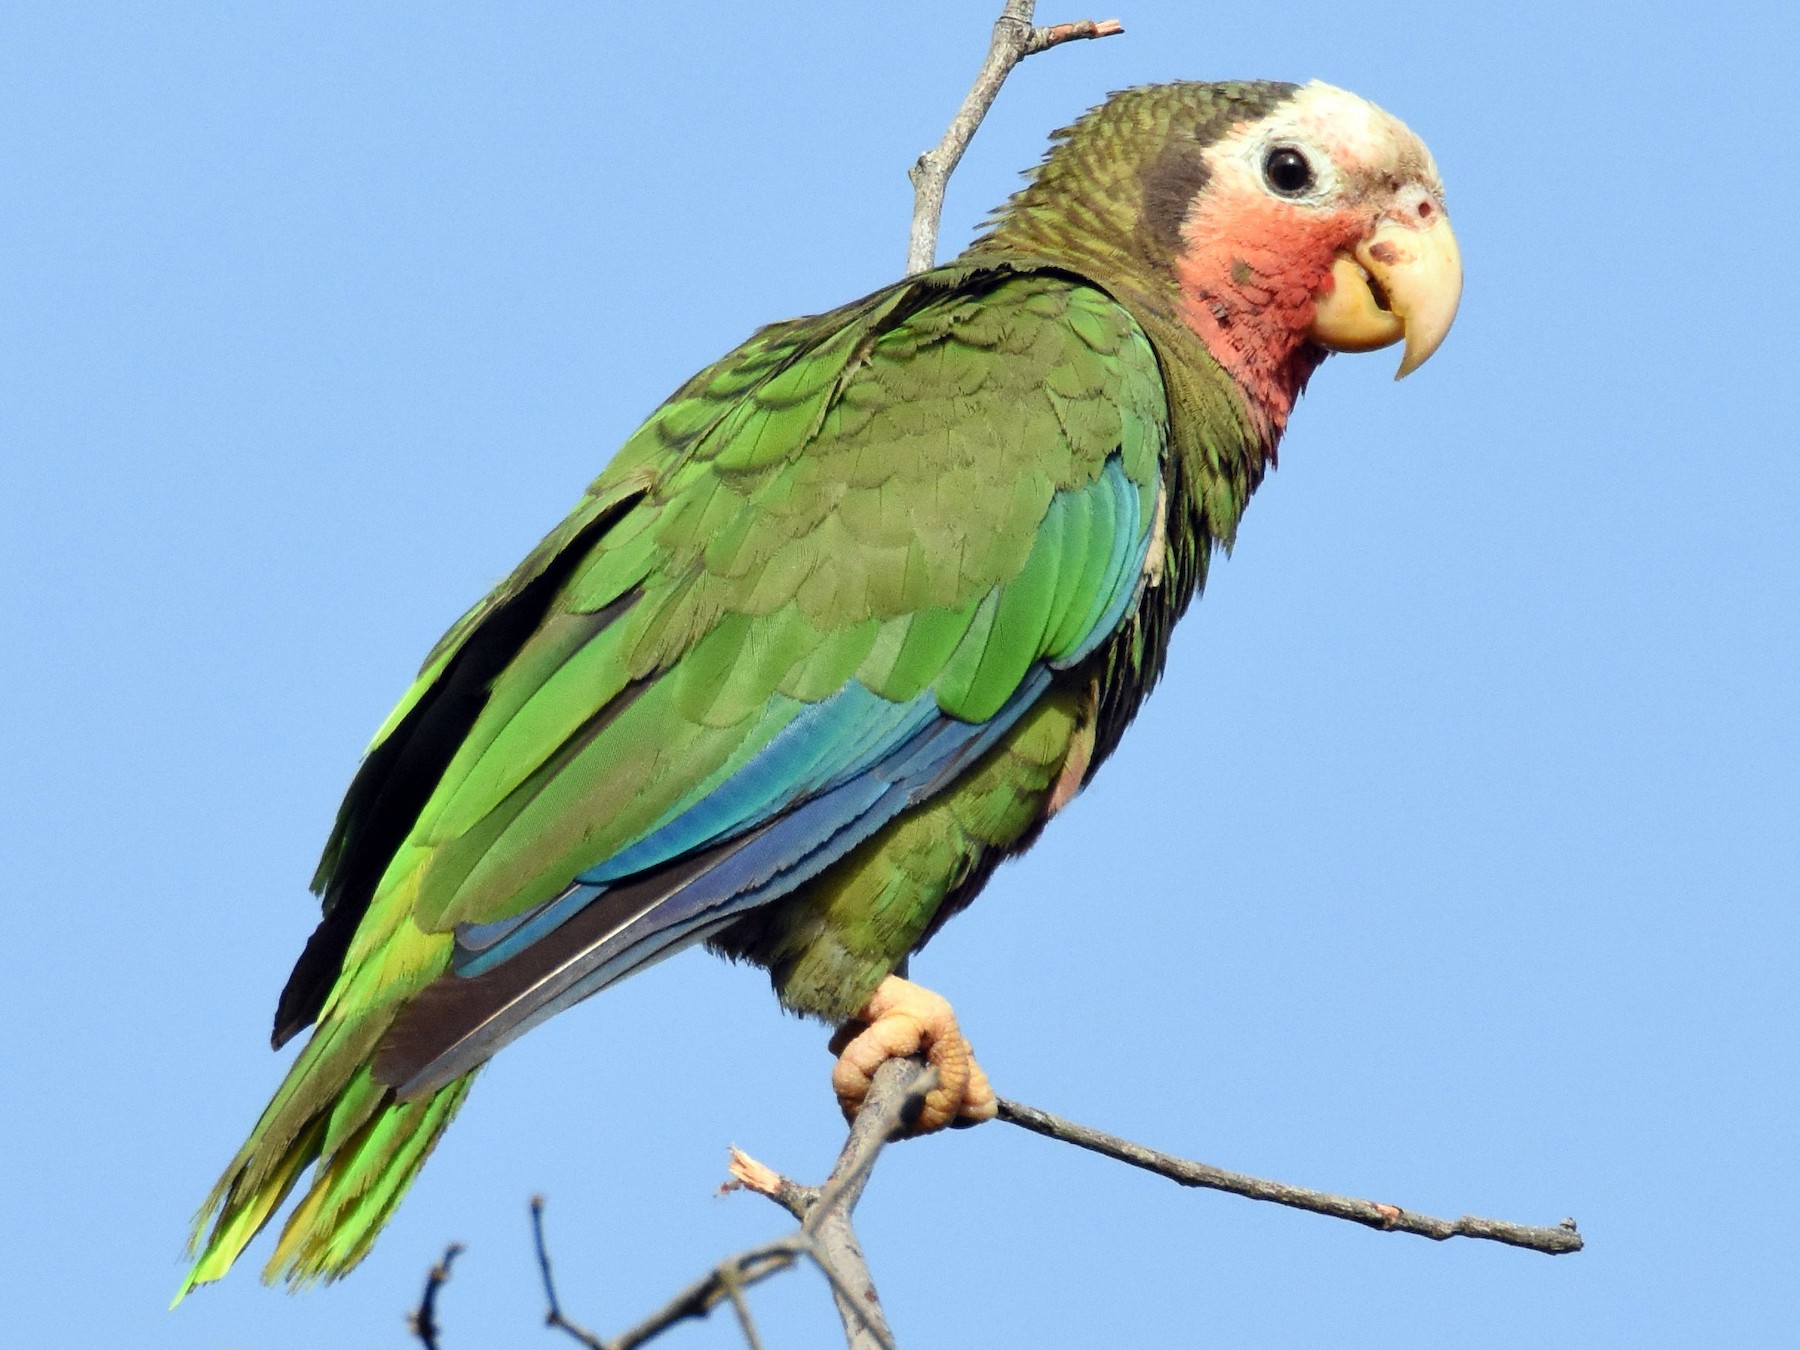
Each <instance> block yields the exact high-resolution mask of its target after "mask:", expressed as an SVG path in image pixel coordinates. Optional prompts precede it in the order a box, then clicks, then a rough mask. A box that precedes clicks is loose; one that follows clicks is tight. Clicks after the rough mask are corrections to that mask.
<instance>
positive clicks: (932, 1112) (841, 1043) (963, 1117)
mask: <svg viewBox="0 0 1800 1350" xmlns="http://www.w3.org/2000/svg"><path fill="white" fill-rule="evenodd" d="M831 1049H832V1051H833V1053H835V1054H836V1055H837V1057H838V1062H837V1067H836V1068H834V1069H833V1070H832V1071H831V1086H832V1088H833V1089H834V1090H835V1091H836V1092H837V1099H838V1105H839V1106H841V1107H842V1108H843V1110H844V1117H845V1119H847V1120H854V1119H856V1113H857V1111H859V1110H860V1109H861V1108H862V1104H863V1100H864V1098H866V1097H867V1096H868V1095H869V1086H870V1084H871V1083H872V1082H873V1080H874V1078H875V1071H876V1070H877V1069H879V1068H880V1067H881V1066H882V1065H883V1064H884V1063H886V1062H887V1061H888V1060H890V1059H906V1058H909V1057H910V1056H913V1055H924V1056H925V1059H926V1062H927V1063H929V1064H931V1065H933V1066H934V1067H935V1068H936V1069H937V1071H938V1084H937V1086H936V1087H934V1088H933V1089H932V1090H931V1091H930V1092H929V1093H928V1094H926V1097H925V1102H924V1106H923V1107H922V1109H921V1110H920V1112H919V1118H918V1120H917V1121H916V1122H914V1124H913V1126H912V1129H911V1131H910V1132H911V1133H913V1134H929V1133H931V1132H932V1131H933V1130H941V1129H943V1128H944V1126H946V1125H948V1124H950V1123H951V1122H952V1121H958V1120H960V1121H963V1122H967V1123H969V1124H974V1123H975V1122H976V1121H981V1120H992V1119H993V1118H994V1113H995V1110H996V1109H997V1108H996V1107H995V1104H994V1090H993V1088H991V1087H989V1086H988V1079H987V1075H986V1074H985V1073H983V1072H982V1071H981V1066H980V1065H979V1064H977V1063H976V1062H975V1052H974V1050H973V1049H971V1048H970V1046H969V1042H968V1038H967V1037H965V1036H964V1035H963V1034H962V1031H961V1029H960V1028H959V1027H958V1026H957V1025H956V1014H955V1013H954V1012H952V1011H951V1009H950V1003H949V1000H947V999H945V998H944V997H943V996H942V995H941V994H934V993H932V992H931V990H929V989H925V988H922V987H921V986H919V985H916V984H914V983H912V981H910V980H903V979H901V978H900V977H899V976H898V975H890V976H888V977H887V978H886V979H885V980H883V981H882V982H881V984H880V985H879V986H878V987H877V988H876V990H875V992H874V994H872V995H871V996H870V998H869V1001H868V1002H867V1003H866V1004H864V1005H863V1008H862V1011H861V1012H859V1013H857V1014H856V1016H854V1017H852V1018H851V1019H850V1020H849V1021H848V1022H845V1023H844V1025H843V1026H841V1027H839V1028H838V1031H837V1035H835V1036H833V1037H832V1038H831Z"/></svg>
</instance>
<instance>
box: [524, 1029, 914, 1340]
mask: <svg viewBox="0 0 1800 1350" xmlns="http://www.w3.org/2000/svg"><path fill="white" fill-rule="evenodd" d="M936 1086H937V1071H936V1070H935V1069H927V1068H924V1067H923V1066H921V1065H920V1064H918V1063H917V1062H916V1061H913V1060H895V1061H890V1062H889V1063H887V1064H884V1065H882V1067H881V1068H880V1069H879V1070H877V1071H876V1074H875V1081H874V1084H873V1085H872V1086H871V1088H870V1090H869V1097H868V1100H867V1101H866V1102H865V1103H864V1105H863V1109H862V1111H861V1112H860V1113H859V1114H858V1116H857V1118H856V1123H855V1125H853V1126H852V1127H851V1129H850V1135H849V1138H848V1139H847V1140H846V1142H845V1144H844V1148H843V1151H842V1152H841V1153H840V1154H839V1155H838V1162H837V1166H836V1167H835V1168H833V1169H832V1174H831V1177H830V1179H829V1180H827V1181H826V1183H825V1185H823V1186H819V1187H813V1186H798V1185H795V1184H794V1183H793V1182H790V1181H787V1179H786V1178H784V1177H782V1176H780V1175H779V1174H778V1173H777V1172H775V1171H774V1169H772V1168H768V1167H764V1166H763V1165H762V1164H761V1163H759V1162H757V1161H756V1160H755V1159H754V1158H751V1157H749V1155H747V1154H744V1153H742V1152H739V1151H738V1150H735V1149H734V1150H732V1161H731V1170H732V1175H733V1177H734V1178H735V1183H734V1184H735V1185H737V1186H741V1187H743V1188H744V1189H745V1190H753V1191H756V1192H757V1193H758V1194H760V1195H766V1196H768V1197H769V1198H770V1199H771V1200H774V1201H775V1202H776V1203H777V1204H779V1205H781V1207H782V1208H783V1209H786V1210H787V1211H788V1212H789V1213H790V1214H792V1215H793V1216H794V1217H795V1218H797V1219H799V1220H800V1226H799V1227H798V1228H797V1229H795V1230H794V1231H793V1232H791V1233H789V1234H787V1235H786V1236H784V1237H779V1238H776V1239H775V1240H774V1241H772V1242H765V1243H762V1244H761V1245H760V1246H756V1247H751V1248H749V1249H748V1250H746V1251H741V1252H739V1253H738V1254H737V1255H735V1256H729V1257H726V1258H725V1260H723V1261H721V1262H719V1264H718V1265H716V1266H714V1267H713V1268H712V1270H710V1271H709V1272H707V1274H705V1275H703V1276H701V1277H700V1278H699V1279H697V1280H695V1281H694V1282H693V1283H691V1284H689V1285H688V1286H687V1287H686V1288H684V1289H682V1290H681V1291H680V1292H679V1293H677V1294H676V1295H675V1297H673V1298H672V1299H670V1300H669V1301H668V1302H667V1303H665V1304H663V1306H662V1307H660V1308H658V1309H657V1310H656V1311H655V1312H653V1313H651V1314H650V1316H648V1317H646V1318H645V1319H644V1320H643V1321H641V1322H639V1323H638V1324H637V1325H636V1326H634V1327H632V1328H631V1329H630V1330H628V1331H625V1332H623V1333H621V1334H620V1335H619V1336H617V1337H615V1338H614V1339H612V1340H602V1339H601V1338H600V1337H598V1336H595V1335H594V1334H593V1333H592V1332H590V1331H587V1330H585V1329H583V1328H582V1327H579V1326H577V1325H576V1324H575V1323H573V1322H570V1321H569V1320H568V1319H567V1318H566V1317H565V1316H564V1315H563V1313H562V1309H561V1305H560V1304H559V1303H558V1301H557V1297H556V1285H555V1282H554V1281H553V1280H552V1279H551V1275H550V1254H549V1250H548V1248H547V1247H546V1246H545V1243H544V1225H543V1214H544V1202H543V1200H542V1199H541V1198H538V1199H534V1200H533V1201H532V1203H531V1221H532V1232H533V1234H534V1237H535V1239H536V1242H537V1256H538V1270H539V1272H540V1273H541V1274H542V1276H543V1281H544V1296H545V1298H546V1299H547V1300H548V1301H549V1305H550V1311H549V1312H548V1313H547V1314H546V1315H545V1318H544V1321H545V1323H546V1324H547V1325H549V1326H553V1327H561V1328H562V1329H563V1330H564V1331H566V1332H568V1333H569V1334H570V1335H571V1336H573V1337H574V1338H575V1339H576V1340H578V1341H580V1342H581V1344H582V1345H584V1346H585V1347H587V1350H636V1347H637V1346H640V1345H643V1344H644V1343H645V1342H646V1341H649V1340H651V1339H652V1338H653V1337H656V1336H659V1335H661V1334H662V1333H663V1332H665V1331H667V1330H668V1329H669V1328H670V1327H672V1326H675V1325H676V1324H677V1323H679V1322H685V1321H687V1320H688V1319H690V1318H704V1317H706V1316H708V1315H709V1314H710V1313H711V1312H712V1311H713V1309H714V1308H717V1307H718V1306H719V1305H720V1304H721V1303H726V1302H729V1303H730V1304H731V1305H732V1308H733V1310H734V1311H735V1312H736V1313H737V1317H738V1325H739V1327H740V1328H742V1330H743V1332H744V1338H745V1340H746V1341H747V1342H748V1343H749V1344H750V1346H751V1350H761V1345H762V1342H761V1339H760V1338H759V1337H758V1335H757V1331H756V1324H755V1322H754V1321H753V1320H752V1318H751V1316H750V1306H749V1303H748V1302H747V1301H746V1300H745V1298H744V1291H745V1290H746V1289H748V1288H749V1287H750V1286H751V1285H754V1284H759V1283H761V1282H762V1281H763V1280H766V1279H768V1278H769V1276H771V1275H778V1274H780V1273H781V1272H782V1271H784V1270H786V1269H788V1268H789V1267H790V1266H792V1265H793V1264H794V1263H795V1262H796V1261H798V1260H800V1259H801V1258H802V1257H804V1258H805V1259H807V1260H809V1261H811V1262H812V1263H813V1264H814V1265H816V1266H817V1267H818V1268H819V1272H820V1273H821V1274H822V1275H824V1277H825V1279H826V1282H827V1283H829V1284H830V1285H831V1292H832V1296H833V1297H834V1298H835V1299H836V1300H837V1304H838V1311H839V1315H840V1316H841V1317H842V1318H843V1321H844V1334H845V1336H846V1338H847V1339H848V1341H849V1344H850V1345H851V1347H853V1350H864V1347H878V1350H895V1346H894V1337H893V1333H892V1332H890V1331H889V1330H888V1326H887V1320H886V1319H885V1318H884V1317H883V1316H882V1312H881V1304H880V1301H879V1300H878V1299H877V1298H876V1297H875V1286H874V1282H873V1280H871V1279H870V1277H869V1270H868V1265H867V1263H866V1262H865V1261H864V1260H863V1257H862V1250H861V1248H860V1247H859V1246H858V1245H857V1242H856V1234H855V1231H854V1230H853V1229H852V1228H851V1227H850V1211H851V1210H852V1209H853V1208H854V1207H855V1205H856V1202H857V1199H858V1198H859V1197H860V1196H861V1194H862V1188H863V1186H864V1184H865V1183H866V1182H867V1181H868V1176H869V1169H870V1168H872V1167H873V1166H874V1165H875V1159H876V1158H877V1157H878V1156H879V1155H880V1153H881V1150H882V1148H883V1147H884V1146H885V1145H886V1144H887V1142H888V1140H889V1139H891V1138H892V1137H893V1135H894V1132H895V1131H896V1129H898V1128H899V1127H900V1125H901V1124H902V1122H903V1121H905V1120H906V1118H907V1116H908V1114H909V1113H910V1112H914V1111H916V1110H917V1109H918V1106H919V1104H920V1103H921V1102H923V1101H924V1100H925V1094H926V1093H928V1092H930V1091H931V1089H932V1088H934V1087H936Z"/></svg>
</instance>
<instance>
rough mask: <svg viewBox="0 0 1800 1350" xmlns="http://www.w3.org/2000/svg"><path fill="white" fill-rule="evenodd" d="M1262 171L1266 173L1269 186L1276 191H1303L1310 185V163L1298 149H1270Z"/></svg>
mask: <svg viewBox="0 0 1800 1350" xmlns="http://www.w3.org/2000/svg"><path fill="white" fill-rule="evenodd" d="M1263 172H1264V173H1265V174H1267V175H1268V179H1269V186H1270V187H1272V188H1274V189H1275V190H1276V191H1277V192H1305V191H1306V189H1307V188H1309V187H1311V186H1312V180H1313V173H1312V165H1310V164H1308V163H1307V162H1306V156H1305V155H1303V154H1301V153H1300V152H1299V151H1298V150H1289V149H1285V148H1284V149H1281V150H1272V151H1270V152H1269V162H1268V163H1267V164H1266V165H1265V166H1264V167H1263Z"/></svg>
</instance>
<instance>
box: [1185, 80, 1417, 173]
mask: <svg viewBox="0 0 1800 1350" xmlns="http://www.w3.org/2000/svg"><path fill="white" fill-rule="evenodd" d="M1280 145H1292V146H1295V147H1297V148H1300V149H1302V150H1305V151H1308V152H1310V154H1309V157H1310V158H1311V159H1312V160H1313V162H1314V165H1315V167H1316V169H1317V170H1318V171H1319V182H1318V186H1317V191H1316V193H1313V194H1308V195H1309V196H1310V197H1312V198H1313V199H1314V200H1318V201H1321V202H1323V201H1325V200H1329V199H1334V198H1336V199H1339V200H1341V199H1343V198H1345V197H1358V196H1361V195H1363V194H1364V193H1365V192H1368V191H1370V190H1380V189H1383V188H1387V189H1392V188H1396V187H1399V186H1401V185H1402V184H1406V183H1418V184H1419V185H1421V186H1423V187H1424V188H1425V189H1426V190H1427V191H1429V192H1431V193H1432V194H1433V195H1435V196H1437V197H1438V198H1439V199H1440V201H1441V200H1442V196H1443V185H1442V183H1441V182H1440V181H1439V179H1438V173H1437V165H1436V164H1435V163H1434V162H1433V161H1432V158H1431V152H1430V151H1429V150H1427V149H1426V148H1425V144H1424V142H1423V141H1421V140H1420V139H1419V138H1418V137H1417V136H1415V135H1414V134H1413V133H1412V131H1411V130H1409V129H1408V128H1407V126H1406V124H1405V123H1404V122H1402V121H1401V120H1400V119H1399V118H1397V117H1395V116H1394V115H1393V114H1392V113H1389V112H1385V111H1383V110H1382V109H1380V108H1378V107H1376V106H1375V105H1374V104H1373V103H1370V102H1369V101H1368V100H1367V99H1364V98H1359V97H1358V96H1357V95H1355V94H1352V93H1351V92H1350V91H1349V90H1347V89H1339V88H1337V87H1336V86H1335V85H1329V84H1325V83H1322V82H1321V81H1319V80H1314V81H1313V82H1312V83H1310V84H1308V85H1305V86H1304V87H1302V88H1301V89H1299V90H1298V91H1297V92H1296V93H1295V94H1294V96H1293V97H1292V98H1290V99H1289V100H1288V101H1287V102H1286V103H1284V104H1282V106H1281V107H1279V108H1277V109H1276V110H1275V111H1274V112H1272V113H1270V114H1269V115H1268V116H1267V117H1265V118H1263V119H1261V120H1260V121H1258V122H1255V123H1253V124H1251V125H1249V126H1247V127H1244V128H1242V129H1240V130H1239V131H1237V132H1236V133H1234V134H1232V135H1230V136H1227V137H1226V138H1225V139H1224V140H1223V141H1222V142H1221V143H1220V145H1219V146H1218V147H1217V152H1218V156H1219V158H1220V159H1222V160H1224V161H1225V163H1226V164H1228V165H1230V166H1231V168H1232V169H1235V170H1236V172H1235V173H1233V174H1232V175H1231V176H1232V177H1234V178H1239V179H1241V180H1242V181H1244V182H1251V181H1254V180H1255V178H1256V175H1257V174H1258V173H1259V172H1260V168H1259V166H1260V165H1261V164H1262V162H1263V159H1264V157H1265V156H1266V155H1267V154H1268V152H1269V151H1270V150H1271V149H1273V148H1274V147H1276V146H1280ZM1219 167H1224V166H1223V165H1220V166H1219Z"/></svg>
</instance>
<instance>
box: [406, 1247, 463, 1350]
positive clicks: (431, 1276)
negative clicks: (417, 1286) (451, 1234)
mask: <svg viewBox="0 0 1800 1350" xmlns="http://www.w3.org/2000/svg"><path fill="white" fill-rule="evenodd" d="M464 1250H465V1248H464V1247H463V1245H462V1243H460V1242H452V1243H451V1244H450V1245H449V1246H448V1247H446V1248H444V1254H443V1255H442V1256H440V1257H439V1258H438V1260H437V1264H436V1265H434V1266H433V1267H432V1268H431V1269H430V1270H429V1271H427V1272H426V1274H425V1292H424V1294H422V1295H421V1296H420V1298H419V1306H418V1307H417V1308H415V1309H413V1310H412V1311H411V1312H410V1313H408V1314H407V1315H406V1326H407V1329H408V1330H409V1331H411V1332H412V1334H413V1335H415V1336H417V1337H418V1338H419V1344H421V1345H423V1346H424V1347H425V1350H438V1333H439V1332H440V1331H441V1330H442V1328H440V1327H439V1326H438V1320H437V1301H438V1294H439V1293H440V1292H441V1291H442V1290H443V1288H444V1286H445V1285H447V1284H449V1283H450V1268H451V1267H452V1266H454V1265H455V1264H456V1258H457V1257H459V1256H461V1255H462V1254H463V1252H464Z"/></svg>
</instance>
